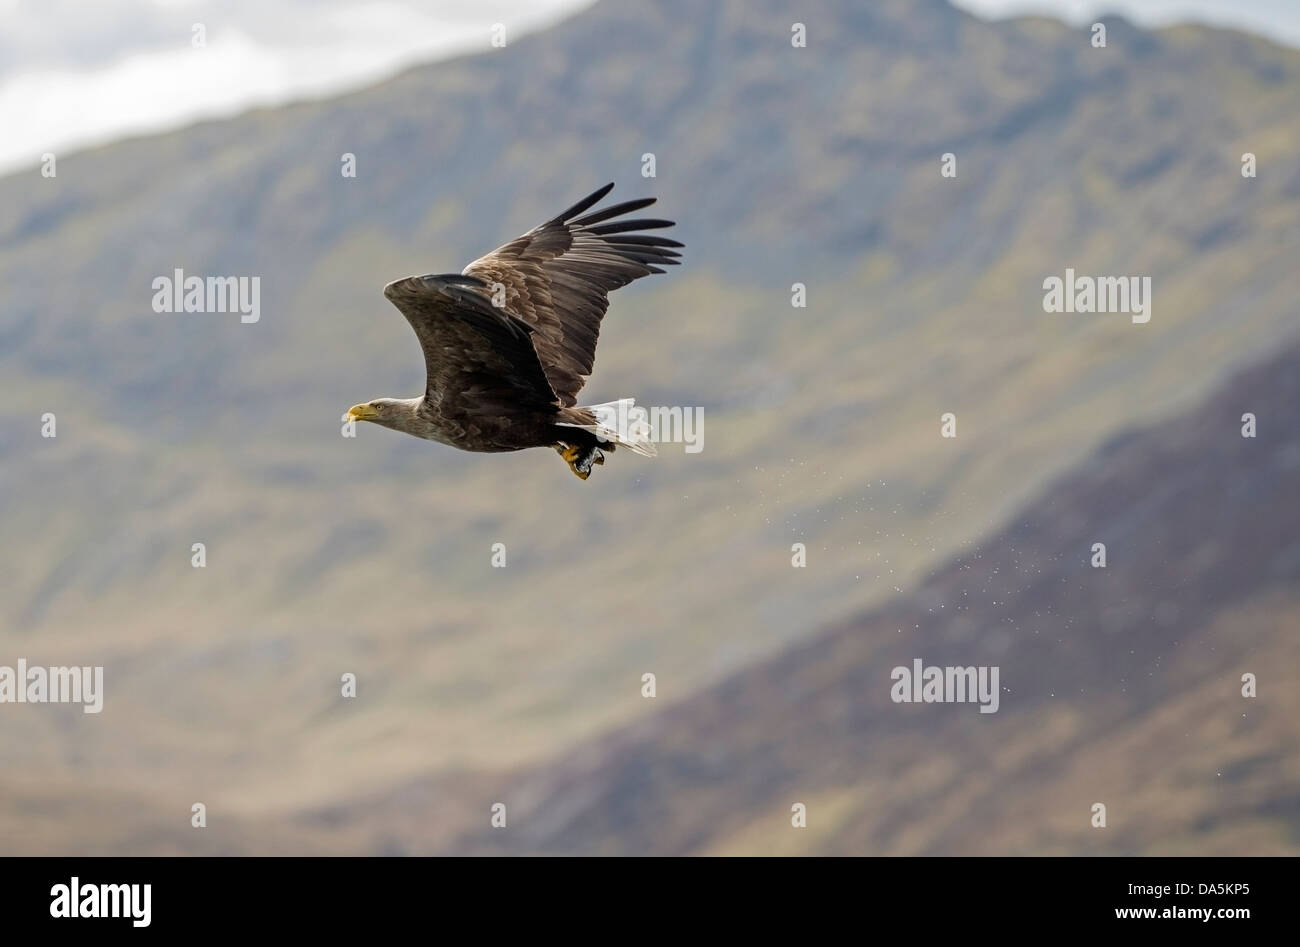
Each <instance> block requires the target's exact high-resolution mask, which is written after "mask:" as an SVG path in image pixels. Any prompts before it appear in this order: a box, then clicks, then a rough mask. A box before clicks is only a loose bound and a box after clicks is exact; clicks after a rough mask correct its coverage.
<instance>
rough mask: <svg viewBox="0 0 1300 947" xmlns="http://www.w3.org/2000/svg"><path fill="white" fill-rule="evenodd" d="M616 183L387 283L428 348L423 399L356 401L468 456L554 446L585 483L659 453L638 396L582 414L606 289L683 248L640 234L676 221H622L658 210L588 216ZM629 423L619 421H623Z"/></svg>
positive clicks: (362, 414)
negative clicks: (632, 410) (474, 251)
mask: <svg viewBox="0 0 1300 947" xmlns="http://www.w3.org/2000/svg"><path fill="white" fill-rule="evenodd" d="M613 187H614V185H613V184H608V185H606V186H605V187H603V188H601V189H600V190H598V191H596V192H595V193H594V194H591V195H589V196H588V197H586V198H584V199H583V200H581V201H579V202H578V203H576V204H574V205H573V206H572V207H570V208H569V209H568V210H566V211H564V213H562V214H560V215H558V216H556V217H554V218H553V219H551V220H548V221H547V222H546V223H544V224H542V225H541V226H539V227H536V228H534V229H533V230H530V231H529V232H528V233H526V234H524V235H523V236H521V237H518V238H517V239H515V240H512V241H510V242H509V243H507V244H505V245H504V246H502V247H500V248H498V249H496V250H494V251H492V252H491V253H489V254H487V255H486V256H484V257H481V258H479V259H477V260H475V261H474V262H473V263H471V264H470V265H469V266H467V267H465V270H464V272H463V273H461V274H460V275H442V276H412V277H407V278H406V279H401V280H397V281H395V282H393V283H389V284H388V285H387V286H385V287H384V295H385V296H387V297H388V298H389V299H390V300H391V301H392V303H393V305H395V306H396V307H397V308H398V309H399V310H400V311H401V313H402V315H404V316H405V317H406V319H407V321H408V322H409V323H410V324H411V328H413V329H414V330H415V334H416V337H417V338H418V339H419V340H420V346H421V348H422V349H423V350H424V361H425V368H426V371H427V375H428V380H427V385H426V389H425V393H424V395H423V396H422V397H420V398H409V399H392V398H381V399H377V400H375V401H371V402H368V403H366V404H362V405H356V406H355V407H353V408H352V409H351V410H350V411H349V412H348V417H349V419H351V420H363V421H372V422H375V423H377V424H381V425H383V426H385V427H390V428H393V429H394V430H399V431H404V432H406V433H408V434H413V435H415V436H416V437H423V438H427V439H429V440H435V441H439V442H441V443H444V444H449V445H451V446H453V447H459V448H460V449H462V450H471V451H513V450H522V449H524V448H527V447H554V448H555V449H556V450H558V451H560V453H561V455H562V456H563V457H564V458H565V460H566V461H568V463H569V466H570V467H571V468H572V469H573V471H574V473H576V474H577V475H578V476H579V477H582V478H583V479H584V480H585V479H586V478H587V475H588V474H589V473H590V471H591V465H592V464H593V463H595V464H599V463H603V462H604V458H603V455H602V453H601V451H602V449H603V450H608V451H612V450H613V449H614V445H615V444H622V445H625V446H628V447H630V448H631V449H632V450H634V451H636V452H638V453H644V454H653V453H654V448H653V445H652V444H651V443H650V441H649V439H648V437H647V436H646V435H645V432H644V431H643V430H629V429H628V428H627V425H626V423H625V421H626V418H627V408H629V407H630V406H631V405H632V400H631V399H623V400H622V401H620V402H612V403H610V404H607V405H593V406H589V407H577V406H576V405H577V395H578V392H579V391H580V390H581V389H582V386H583V384H584V383H585V382H586V379H587V376H588V375H590V374H591V371H592V368H593V366H594V364H595V357H596V341H597V339H598V338H599V336H600V323H601V320H602V319H603V318H604V315H605V310H606V309H607V308H608V307H609V293H611V292H612V291H613V290H615V289H618V288H619V287H620V286H626V285H627V284H628V283H630V282H632V281H633V280H635V279H639V278H640V277H642V276H649V275H650V274H651V273H663V272H664V270H663V269H661V267H662V266H665V265H672V264H676V263H677V262H678V257H679V256H680V254H678V253H677V252H676V250H675V249H674V248H677V247H681V246H682V244H680V243H678V242H677V241H676V240H670V239H668V238H667V237H662V236H658V235H655V234H645V233H638V232H636V231H644V230H654V229H658V228H662V227H671V226H673V222H672V221H670V220H658V219H639V220H622V221H614V222H607V221H612V220H613V218H616V217H621V216H622V215H624V214H627V213H630V212H632V211H635V210H640V209H641V208H643V207H648V206H649V205H651V204H653V203H654V198H644V199H641V200H635V201H627V202H625V203H622V204H616V205H613V206H611V207H607V208H605V209H603V210H599V211H596V212H594V213H590V214H587V215H586V216H581V217H580V216H579V215H580V214H583V212H584V211H586V210H588V209H589V208H590V207H592V205H594V204H595V203H596V202H598V201H599V200H600V199H601V198H603V197H604V196H605V195H606V194H608V193H609V192H610V190H612V189H613ZM620 419H621V420H620Z"/></svg>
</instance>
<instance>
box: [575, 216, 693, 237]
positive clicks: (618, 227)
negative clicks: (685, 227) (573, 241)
mask: <svg viewBox="0 0 1300 947" xmlns="http://www.w3.org/2000/svg"><path fill="white" fill-rule="evenodd" d="M676 226H677V222H676V221H673V220H654V219H648V220H620V221H618V222H617V223H613V224H601V225H600V226H599V227H590V228H588V231H587V232H588V233H595V234H601V235H604V234H611V233H626V232H627V231H629V230H657V229H658V228H660V227H676Z"/></svg>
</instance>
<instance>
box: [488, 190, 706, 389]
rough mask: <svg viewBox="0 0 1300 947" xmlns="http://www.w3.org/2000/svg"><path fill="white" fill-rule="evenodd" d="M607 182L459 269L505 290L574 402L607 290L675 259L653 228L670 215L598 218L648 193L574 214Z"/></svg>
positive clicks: (557, 385)
mask: <svg viewBox="0 0 1300 947" xmlns="http://www.w3.org/2000/svg"><path fill="white" fill-rule="evenodd" d="M613 187H614V185H613V184H607V185H605V186H604V187H602V188H601V189H600V190H599V191H596V192H595V193H594V194H591V195H589V196H588V197H585V198H583V199H582V200H580V201H578V203H576V204H574V205H573V206H572V207H570V208H569V209H568V210H566V211H565V212H564V213H562V214H560V215H559V216H558V217H556V218H554V219H552V220H548V221H547V222H546V223H544V224H542V225H541V226H540V227H536V228H534V229H533V230H530V231H529V232H528V233H526V234H524V235H523V236H522V237H519V238H517V239H515V240H511V241H510V242H509V243H507V244H506V245H505V246H503V247H500V248H499V249H496V250H493V251H492V252H491V253H489V254H488V255H487V256H484V257H481V258H479V259H477V260H475V261H474V262H473V263H471V264H470V265H469V266H467V267H465V271H464V272H465V274H466V275H468V276H476V277H478V278H479V279H481V280H483V281H484V282H485V283H487V284H488V285H489V288H490V289H492V291H494V292H500V291H501V290H504V293H505V306H504V308H505V309H506V311H507V312H509V313H510V315H512V316H515V317H517V318H518V319H521V320H522V321H524V322H525V323H527V324H528V326H529V327H530V328H531V329H532V330H533V337H532V340H533V346H534V348H536V350H537V356H538V358H539V359H540V360H541V363H542V368H543V369H544V370H545V372H546V377H547V379H548V380H549V381H550V384H551V387H552V388H553V389H554V390H555V393H556V395H557V396H558V397H559V399H560V404H562V405H565V406H566V407H567V406H570V405H573V404H574V403H576V401H577V395H578V392H579V391H580V390H581V389H582V386H583V384H584V383H585V382H586V380H587V376H588V375H590V374H591V369H592V366H593V365H594V364H595V359H596V340H597V338H598V337H599V336H600V320H601V319H602V318H603V317H604V315H605V310H606V309H607V308H609V294H610V293H611V292H613V291H614V290H616V289H618V288H619V287H620V286H626V285H627V284H628V283H630V282H632V281H633V280H634V279H639V278H640V277H642V276H649V275H650V274H651V273H662V272H664V271H663V270H662V269H660V267H661V266H667V265H672V264H676V263H677V262H678V259H677V258H678V257H679V256H681V254H679V253H677V252H675V251H674V250H673V249H672V248H673V247H680V246H682V244H680V243H678V242H677V241H676V240H669V239H668V238H667V237H660V236H658V235H655V234H643V233H634V231H639V230H655V229H658V228H660V227H671V226H673V221H671V220H653V219H643V220H621V221H616V222H614V223H605V221H607V220H610V219H611V218H614V217H621V216H622V215H624V214H627V213H629V212H631V211H634V210H640V209H641V208H642V207H649V206H650V205H651V204H653V203H654V202H655V199H654V198H653V197H648V198H644V199H642V200H636V201H627V202H626V203H623V204H615V205H614V206H612V207H607V208H605V209H604V210H599V211H596V212H595V213H593V214H588V215H587V216H586V217H578V215H579V214H581V213H582V212H583V211H585V210H587V208H589V207H591V206H592V205H593V204H595V203H596V202H597V201H599V200H600V199H601V198H603V197H604V196H605V195H606V194H608V193H609V192H610V190H612V189H613Z"/></svg>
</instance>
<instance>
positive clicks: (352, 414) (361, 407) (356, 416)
mask: <svg viewBox="0 0 1300 947" xmlns="http://www.w3.org/2000/svg"><path fill="white" fill-rule="evenodd" d="M374 414H375V412H374V409H372V408H371V407H370V405H368V404H354V405H353V406H352V407H350V408H348V420H349V421H368V420H369V419H370V418H372V417H374Z"/></svg>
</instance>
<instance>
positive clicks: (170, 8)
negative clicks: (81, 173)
mask: <svg viewBox="0 0 1300 947" xmlns="http://www.w3.org/2000/svg"><path fill="white" fill-rule="evenodd" d="M591 2H592V0H495V2H469V0H457V2H442V3H437V4H429V3H413V2H377V3H366V4H358V3H355V2H346V3H344V2H340V0H311V2H309V0H277V2H263V0H226V2H220V3H219V2H215V0H120V2H119V3H114V4H98V5H97V4H85V3H84V2H77V3H69V2H67V0H37V2H35V3H32V2H30V0H0V21H3V22H4V23H5V25H6V29H5V30H4V32H3V34H0V115H4V117H5V134H4V136H3V137H0V172H3V171H8V170H13V169H15V168H18V167H23V166H34V165H35V164H36V163H37V162H38V161H39V160H40V156H41V155H42V154H44V153H45V152H53V153H55V154H56V155H62V154H63V153H65V152H69V151H72V150H75V149H77V148H81V147H86V146H90V145H95V144H99V143H102V142H106V141H111V140H113V139H116V138H120V137H123V136H126V135H132V134H142V133H146V132H153V131H161V130H164V129H168V128H174V127H177V126H180V125H184V124H187V123H189V122H193V121H196V120H198V119H203V118H216V117H222V116H226V115H232V114H236V113H238V112H240V111H243V110H245V109H247V108H251V107H253V106H258V105H275V104H279V103H282V102H285V101H289V100H292V99H295V98H303V97H308V96H320V95H328V94H331V93H335V92H340V91H343V90H346V89H350V88H356V87H359V86H363V85H365V84H367V83H370V82H374V81H377V80H379V79H382V78H384V77H385V76H387V75H391V74H393V73H395V72H397V71H399V70H401V69H402V68H404V67H406V66H409V65H412V64H414V63H418V62H423V61H428V60H432V59H436V58H439V57H442V56H447V55H451V54H455V53H458V52H461V51H463V50H467V49H473V48H476V47H481V48H484V49H486V48H487V46H488V41H489V37H490V30H491V26H492V24H493V23H497V22H504V23H506V24H508V26H509V28H510V36H511V38H512V39H513V38H515V37H517V36H519V35H521V34H522V33H523V32H525V31H527V30H529V29H535V28H538V27H540V26H544V25H547V24H549V23H550V22H553V21H554V20H556V19H559V18H560V17H562V16H564V15H566V14H568V13H570V12H573V11H575V10H578V9H581V8H582V7H584V6H587V5H589V4H590V3H591ZM195 22H201V23H203V24H204V26H205V27H206V29H207V37H206V39H207V43H206V46H205V47H204V48H201V49H196V48H194V47H193V46H192V45H191V35H192V34H191V26H192V24H193V23H195ZM10 24H14V28H13V29H9V26H10Z"/></svg>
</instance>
